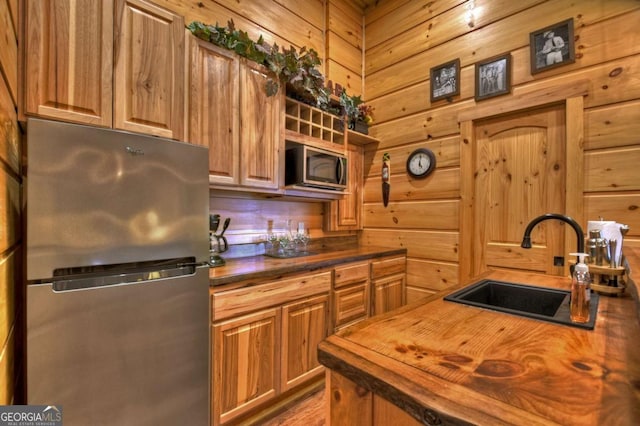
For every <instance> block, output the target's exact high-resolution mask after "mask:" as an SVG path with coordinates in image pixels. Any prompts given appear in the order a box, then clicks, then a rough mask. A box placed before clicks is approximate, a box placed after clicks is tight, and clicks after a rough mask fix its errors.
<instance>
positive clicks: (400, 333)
mask: <svg viewBox="0 0 640 426" xmlns="http://www.w3.org/2000/svg"><path fill="white" fill-rule="evenodd" d="M489 276H490V277H491V278H493V279H498V280H507V281H515V282H525V283H529V284H534V285H541V286H548V287H555V288H568V281H567V279H566V278H564V277H557V278H552V277H550V276H544V275H537V274H519V273H514V272H501V271H494V272H492V273H491V274H490V275H489ZM635 303H636V302H635V301H634V300H633V299H632V298H630V297H627V298H606V297H604V298H601V300H600V305H599V313H598V319H597V321H596V327H595V329H594V330H581V329H578V328H574V327H567V326H560V325H555V324H551V323H547V322H543V321H537V320H533V319H528V318H524V317H519V316H512V315H508V314H502V313H497V312H492V311H488V310H483V309H478V308H474V307H466V306H462V305H459V304H456V303H452V302H446V301H444V300H442V294H437V295H434V296H432V297H431V298H430V299H429V300H428V302H427V303H424V304H414V305H410V306H407V307H404V308H401V309H400V310H397V311H395V312H393V313H390V314H387V315H385V316H383V317H381V318H379V319H370V320H367V321H364V322H361V323H359V324H357V325H356V326H354V327H351V328H349V329H348V330H345V331H342V332H340V333H338V334H337V335H335V336H331V337H329V338H328V339H327V340H326V341H325V342H323V343H322V344H321V345H320V359H321V362H322V363H323V364H325V365H327V366H328V367H329V368H331V369H332V370H334V371H335V372H337V373H339V374H343V375H346V377H347V378H349V379H350V380H354V381H355V382H354V383H353V384H352V386H358V385H359V386H362V387H364V392H365V393H366V391H368V390H374V392H376V393H377V394H378V395H380V396H382V397H384V398H386V399H388V400H392V401H394V403H395V404H396V405H398V406H400V407H402V408H403V409H404V410H405V411H407V412H408V413H410V414H411V415H412V416H413V417H414V418H418V419H420V418H421V415H422V414H423V412H424V410H425V409H428V410H430V411H431V412H432V413H434V414H435V415H437V416H438V417H439V418H440V419H442V421H445V420H448V421H451V422H453V423H455V422H463V421H466V422H470V423H474V424H549V423H555V424H567V425H570V424H575V425H586V424H594V425H595V424H605V423H608V422H614V423H619V424H629V425H631V424H635V423H637V422H638V421H640V404H639V403H638V394H637V392H635V390H634V386H635V385H634V383H635V381H637V380H638V377H640V376H639V375H640V356H639V355H638V353H637V351H634V350H633V349H632V347H633V344H634V343H632V342H634V341H635V340H636V339H637V338H639V337H640V325H639V324H638V322H637V318H636V306H635ZM334 371H332V373H333V372H334ZM612 373H613V375H612ZM354 405H355V404H354ZM356 409H357V408H356Z"/></svg>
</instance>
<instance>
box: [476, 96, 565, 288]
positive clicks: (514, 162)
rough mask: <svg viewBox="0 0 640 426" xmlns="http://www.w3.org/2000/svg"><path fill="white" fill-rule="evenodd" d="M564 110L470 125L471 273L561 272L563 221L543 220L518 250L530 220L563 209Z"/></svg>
mask: <svg viewBox="0 0 640 426" xmlns="http://www.w3.org/2000/svg"><path fill="white" fill-rule="evenodd" d="M564 135H565V111H564V107H563V106H561V105H559V106H553V107H547V108H543V109H537V110H533V111H528V112H522V113H516V114H511V115H508V116H502V117H498V118H493V119H489V120H485V121H482V122H479V123H478V125H477V126H476V129H475V139H476V143H477V147H476V158H475V169H476V172H475V189H474V192H475V200H476V202H475V204H474V205H475V209H474V210H475V211H474V219H475V221H474V222H475V226H474V228H475V229H474V236H473V238H474V247H475V250H474V254H473V264H474V268H473V271H474V273H475V274H477V273H480V272H483V271H485V270H486V269H488V268H509V269H521V270H531V271H540V272H545V273H548V274H554V275H561V274H562V273H563V268H562V267H558V266H554V265H553V257H554V256H565V255H566V253H565V252H564V228H563V224H562V222H557V223H556V222H555V221H546V222H543V223H541V224H540V225H538V226H537V227H536V228H535V229H534V231H533V233H532V242H533V248H532V249H529V250H525V249H522V248H521V247H520V243H521V242H522V234H523V232H524V229H525V227H526V225H527V224H528V223H529V221H530V220H531V219H533V218H534V217H536V216H539V215H541V214H544V213H563V212H564V204H565V201H564V187H565V185H564V182H565V173H566V171H565V136H564Z"/></svg>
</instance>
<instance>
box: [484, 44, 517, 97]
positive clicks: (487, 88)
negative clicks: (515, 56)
mask: <svg viewBox="0 0 640 426" xmlns="http://www.w3.org/2000/svg"><path fill="white" fill-rule="evenodd" d="M509 92H511V55H510V54H508V53H507V54H506V55H500V56H495V57H493V58H490V59H486V60H484V61H481V62H478V63H477V64H476V101H479V100H481V99H487V98H492V97H494V96H498V95H504V94H506V93H509Z"/></svg>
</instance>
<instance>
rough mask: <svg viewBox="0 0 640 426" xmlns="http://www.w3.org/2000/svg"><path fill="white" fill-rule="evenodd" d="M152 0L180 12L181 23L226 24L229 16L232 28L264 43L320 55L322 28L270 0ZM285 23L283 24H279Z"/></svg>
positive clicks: (322, 40)
mask: <svg viewBox="0 0 640 426" xmlns="http://www.w3.org/2000/svg"><path fill="white" fill-rule="evenodd" d="M154 3H156V4H158V5H160V6H163V7H165V8H167V9H169V10H172V11H174V12H175V13H177V14H178V15H182V16H184V20H185V24H186V25H188V24H189V23H190V22H192V21H202V22H204V23H205V24H215V23H216V22H217V23H218V24H220V25H222V26H226V25H227V22H228V21H229V20H230V19H233V21H234V23H235V26H236V28H238V29H241V30H243V31H246V32H247V33H248V34H249V36H250V37H251V38H252V39H253V40H257V39H258V37H259V36H260V35H262V36H263V38H264V39H265V41H267V42H268V43H277V44H278V45H279V46H285V47H289V45H293V46H295V47H296V48H298V49H299V48H301V47H303V46H306V47H307V48H312V49H315V50H316V51H317V52H318V55H320V57H321V58H324V34H323V30H322V29H320V28H316V27H315V26H314V25H312V24H310V23H309V22H308V21H305V20H304V19H302V18H300V17H299V16H297V15H295V14H294V13H292V12H290V11H288V10H287V9H285V8H284V7H282V6H281V5H279V4H277V3H275V2H274V0H270V1H269V4H268V5H265V2H263V1H259V0H249V1H246V2H242V3H240V4H241V7H240V6H238V3H237V2H235V1H233V0H216V1H210V2H202V1H199V0H154ZM283 23H286V25H283Z"/></svg>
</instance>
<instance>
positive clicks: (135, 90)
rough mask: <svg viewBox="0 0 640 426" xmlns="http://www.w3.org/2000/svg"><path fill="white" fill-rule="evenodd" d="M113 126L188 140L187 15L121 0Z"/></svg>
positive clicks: (116, 34) (118, 1)
mask: <svg viewBox="0 0 640 426" xmlns="http://www.w3.org/2000/svg"><path fill="white" fill-rule="evenodd" d="M115 24H116V27H115V31H114V37H115V44H114V55H113V57H114V58H115V76H114V79H113V80H114V123H113V124H114V126H113V127H115V128H116V129H123V130H130V131H132V132H140V133H148V134H152V135H156V136H163V137H166V138H172V139H184V66H185V59H184V49H185V47H184V18H183V17H182V16H178V15H175V14H173V13H171V12H169V11H167V10H166V9H162V8H160V7H158V6H155V5H153V4H151V3H147V2H145V1H142V0H116V21H115Z"/></svg>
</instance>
